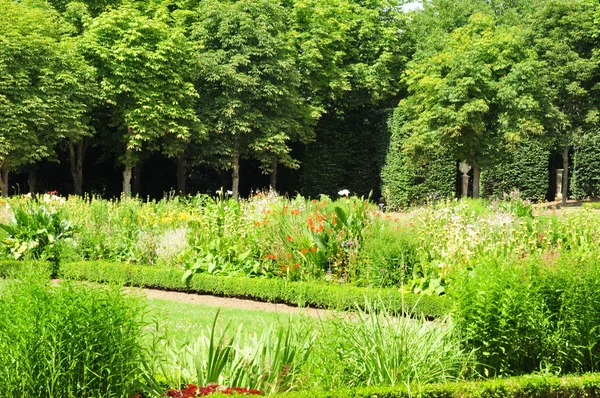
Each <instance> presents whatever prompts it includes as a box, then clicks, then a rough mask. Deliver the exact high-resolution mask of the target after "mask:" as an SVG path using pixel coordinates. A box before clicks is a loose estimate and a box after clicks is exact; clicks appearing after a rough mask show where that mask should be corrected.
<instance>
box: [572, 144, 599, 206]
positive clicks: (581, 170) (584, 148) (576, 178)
mask: <svg viewBox="0 0 600 398" xmlns="http://www.w3.org/2000/svg"><path fill="white" fill-rule="evenodd" d="M598 170H600V134H597V133H588V134H586V135H584V136H583V137H581V139H580V141H579V143H578V145H577V147H576V148H575V153H574V154H573V179H572V190H573V194H574V195H575V197H577V198H590V197H597V196H600V173H598Z"/></svg>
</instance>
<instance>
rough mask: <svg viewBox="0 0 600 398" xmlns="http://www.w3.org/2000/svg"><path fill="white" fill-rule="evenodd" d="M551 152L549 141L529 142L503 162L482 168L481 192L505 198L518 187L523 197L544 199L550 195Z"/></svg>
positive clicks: (485, 194)
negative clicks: (545, 142) (546, 142)
mask: <svg viewBox="0 0 600 398" xmlns="http://www.w3.org/2000/svg"><path fill="white" fill-rule="evenodd" d="M551 154H552V151H551V150H550V146H549V145H548V144H544V143H542V142H539V141H529V142H525V143H523V144H521V145H520V146H519V147H518V148H516V150H515V151H514V152H512V153H510V154H508V155H507V156H506V158H505V160H504V161H502V162H499V163H497V164H496V165H494V166H492V167H488V168H484V169H482V171H481V187H482V190H481V191H482V194H483V195H484V196H485V197H488V198H494V197H502V196H503V194H504V193H507V194H509V193H510V192H512V191H513V190H515V189H518V190H519V191H520V192H521V197H523V198H525V199H532V200H535V201H543V200H545V199H546V195H547V194H548V189H549V183H550V176H549V170H548V162H549V161H550V156H551Z"/></svg>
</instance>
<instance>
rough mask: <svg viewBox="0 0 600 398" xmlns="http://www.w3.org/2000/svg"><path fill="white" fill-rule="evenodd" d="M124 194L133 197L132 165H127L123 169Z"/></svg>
mask: <svg viewBox="0 0 600 398" xmlns="http://www.w3.org/2000/svg"><path fill="white" fill-rule="evenodd" d="M123 196H125V197H126V198H130V197H131V167H130V166H125V170H123Z"/></svg>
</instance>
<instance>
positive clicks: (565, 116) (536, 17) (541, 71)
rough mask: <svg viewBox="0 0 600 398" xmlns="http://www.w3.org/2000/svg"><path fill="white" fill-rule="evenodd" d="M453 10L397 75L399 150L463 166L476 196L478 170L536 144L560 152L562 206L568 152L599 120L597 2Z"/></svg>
mask: <svg viewBox="0 0 600 398" xmlns="http://www.w3.org/2000/svg"><path fill="white" fill-rule="evenodd" d="M457 3H459V4H455V5H454V6H453V8H452V9H453V10H454V12H449V13H447V14H446V15H444V14H443V13H441V14H440V15H441V16H442V18H444V17H445V21H446V22H441V23H434V26H436V27H442V29H437V30H436V29H433V30H431V31H430V32H428V33H424V35H423V37H427V39H426V40H425V41H424V42H423V43H421V44H420V45H419V48H418V50H417V51H416V52H415V54H414V56H413V58H412V60H411V61H410V62H409V63H408V65H407V69H406V71H405V72H404V81H405V82H406V85H407V89H408V95H407V96H406V97H405V98H404V99H402V100H401V101H400V105H399V107H398V108H397V110H396V115H395V117H396V118H397V121H396V126H397V131H396V132H395V133H396V134H397V135H398V136H399V137H401V139H402V140H403V146H402V148H403V150H404V151H405V152H406V153H408V154H412V155H413V157H414V158H416V159H421V160H423V159H431V158H432V155H433V156H434V157H435V156H438V157H439V156H444V155H445V154H450V155H451V158H453V159H456V160H465V161H466V162H467V163H469V164H470V165H471V166H472V167H473V196H474V197H478V196H479V187H480V182H479V177H480V173H481V169H482V168H486V167H490V166H493V165H495V164H497V163H498V162H501V161H502V160H503V159H504V158H506V155H507V153H508V152H510V151H514V150H516V149H517V148H518V147H519V146H520V145H523V144H524V143H527V142H532V141H538V142H542V143H544V144H545V145H547V146H549V147H551V148H555V150H559V151H560V152H562V157H563V168H564V174H563V184H562V188H563V193H562V194H563V195H562V197H563V200H566V199H567V196H568V191H567V190H568V186H569V184H568V181H569V150H570V148H571V147H572V146H573V145H575V144H576V143H577V142H578V138H579V137H582V136H583V134H584V133H589V132H593V133H596V132H597V131H598V127H599V122H600V119H599V117H598V116H599V105H600V102H599V101H598V98H599V97H598V94H599V92H598V89H599V86H598V83H599V82H600V68H599V66H600V57H599V56H600V53H599V52H598V49H599V48H600V23H599V22H598V17H599V16H600V7H599V6H600V3H599V2H598V1H597V0H570V1H566V2H565V1H529V0H513V1H498V2H496V1H490V2H485V3H486V4H479V6H478V5H477V2H474V1H458V2H457ZM441 11H442V10H441V9H440V12H441ZM456 12H458V13H456ZM423 17H424V21H425V23H424V24H423V28H424V29H427V27H428V24H427V22H426V20H427V16H426V15H423ZM457 17H458V18H457ZM445 23H446V24H447V25H446V29H443V26H444V24H445ZM524 156H527V154H524ZM506 167H511V165H510V164H507V165H506ZM599 172H600V171H599Z"/></svg>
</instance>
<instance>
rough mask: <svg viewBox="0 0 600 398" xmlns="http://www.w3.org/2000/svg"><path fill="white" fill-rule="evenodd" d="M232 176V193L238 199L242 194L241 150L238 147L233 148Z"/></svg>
mask: <svg viewBox="0 0 600 398" xmlns="http://www.w3.org/2000/svg"><path fill="white" fill-rule="evenodd" d="M231 177H232V179H233V183H232V187H231V190H232V192H233V193H232V195H233V197H234V198H235V199H236V200H237V199H238V198H239V196H240V151H239V150H238V149H237V148H236V149H234V150H233V172H232V173H231Z"/></svg>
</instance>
